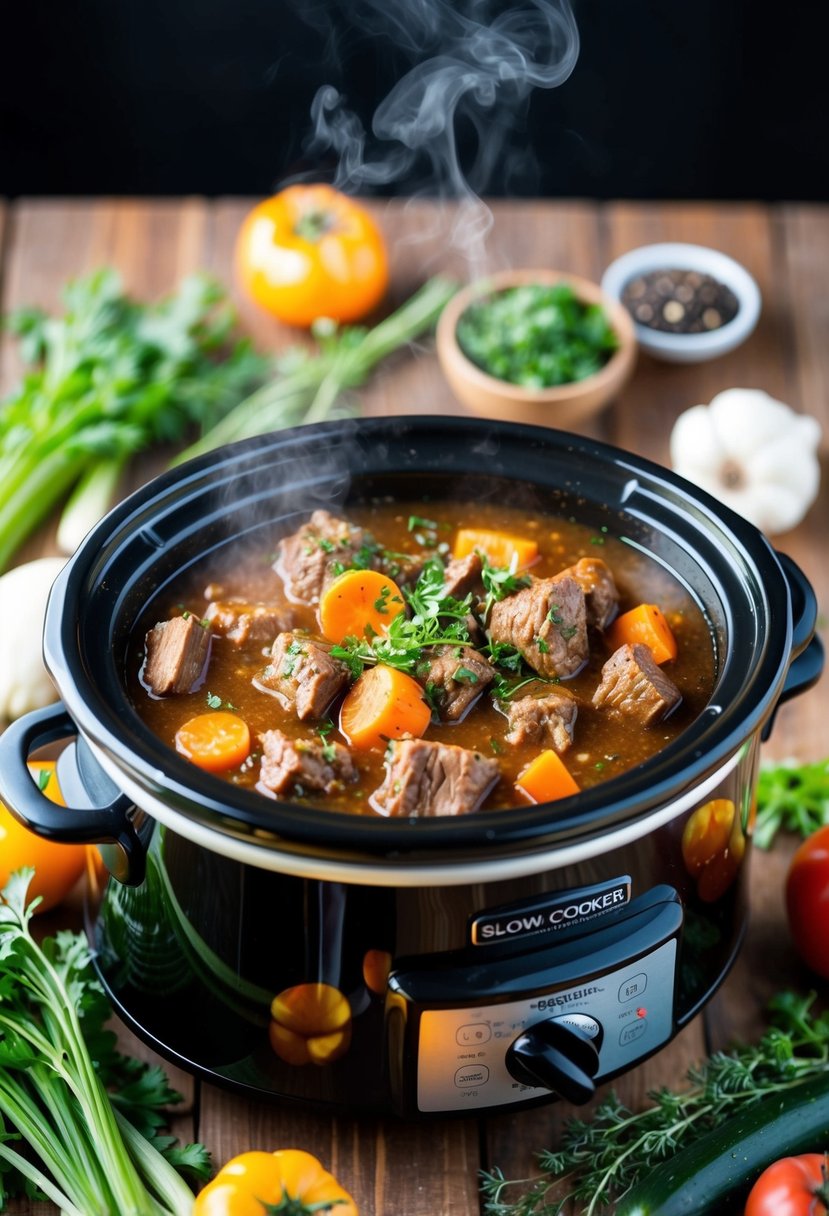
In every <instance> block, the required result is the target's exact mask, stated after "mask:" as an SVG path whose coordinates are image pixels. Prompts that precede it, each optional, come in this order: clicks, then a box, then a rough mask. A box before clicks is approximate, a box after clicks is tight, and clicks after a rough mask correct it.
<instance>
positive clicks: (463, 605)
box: [331, 560, 472, 678]
mask: <svg viewBox="0 0 829 1216" xmlns="http://www.w3.org/2000/svg"><path fill="white" fill-rule="evenodd" d="M443 580H444V570H443V564H442V563H441V562H440V561H437V560H432V561H428V562H427V563H426V565H425V566H424V567H423V570H422V571H421V573H420V576H419V578H418V580H417V582H416V583H415V585H414V587H413V588H412V589H411V590H404V592H403V594H404V596H405V598H406V601H407V603H408V605H409V608H410V609H411V616H410V617H407V616H406V614H405V613H404V612H399V613H398V614H397V616H395V617H394V618H393V619H392V620H391V621H390V622H389V625H388V629H387V630H386V632H385V633H384V634H383V635H382V636H380V635H377V634H373V635H372V636H371V638H370V639H365V640H359V639H357V638H354V637H348V638H345V639H344V640H343V642H342V645H340V646H334V647H332V649H331V654H332V655H333V657H334V658H337V659H341V660H342V661H343V662H344V663H347V664H348V667H349V670H350V671H351V673H352V675H354V677H355V678H356V677H357V676H358V675H360V673H361V672H362V670H363V667H364V666H365V665H366V664H371V663H385V664H387V665H388V666H389V667H397V668H399V669H400V670H401V671H409V672H411V671H415V670H416V668H417V665H418V663H419V662H420V661H421V660H422V658H423V651H424V649H426V647H429V646H442V645H447V644H459V643H460V644H463V643H468V642H469V640H470V638H469V629H468V627H467V617H468V616H469V614H470V612H471V611H472V596H471V595H468V596H467V597H466V598H465V599H463V600H458V599H455V598H454V597H453V596H450V595H445V594H444V591H443Z"/></svg>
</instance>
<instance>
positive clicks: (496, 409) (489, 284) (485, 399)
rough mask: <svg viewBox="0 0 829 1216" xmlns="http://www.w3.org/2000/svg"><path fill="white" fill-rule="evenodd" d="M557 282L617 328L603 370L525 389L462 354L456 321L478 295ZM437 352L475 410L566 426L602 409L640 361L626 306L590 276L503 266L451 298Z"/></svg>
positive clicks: (460, 396)
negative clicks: (614, 345) (615, 346)
mask: <svg viewBox="0 0 829 1216" xmlns="http://www.w3.org/2000/svg"><path fill="white" fill-rule="evenodd" d="M556 283H566V284H568V286H570V287H572V289H573V291H574V292H575V294H576V295H577V296H578V298H579V299H580V300H582V301H584V302H585V303H588V304H601V306H602V308H603V309H604V311H605V313H606V315H607V318H608V320H609V321H610V324H611V325H612V326H613V329H614V330H615V331H616V335H617V337H618V339H619V346H618V349H617V350H616V351H614V353H613V355H611V357H610V359H609V360H608V362H607V363H606V364H605V366H604V367H603V368H602V369H601V370H600V371H598V372H595V373H594V374H593V375H592V376H587V377H586V378H585V379H584V380H575V381H573V382H572V383H571V384H560V385H556V387H555V388H524V387H522V386H521V385H518V384H510V383H509V381H507V380H499V379H498V378H497V377H495V376H490V375H488V373H487V372H485V371H482V370H481V368H479V367H478V366H477V365H476V364H474V363H473V362H472V361H471V360H470V359H468V358H467V356H466V355H465V354H464V353H463V351H462V350H461V348H460V346H459V345H458V339H457V332H456V329H457V324H458V320H459V318H460V316H461V314H462V313H463V312H465V311H466V309H467V308H468V307H469V305H470V304H472V303H473V302H474V301H475V300H477V299H478V298H479V297H480V296H482V295H489V294H495V293H496V292H498V291H503V290H504V289H505V288H508V287H519V286H524V285H526V284H542V285H544V286H546V285H548V284H556ZM437 353H438V359H439V360H440V365H441V367H442V369H443V374H444V375H445V376H446V379H447V380H448V382H449V386H450V388H451V389H452V392H453V393H454V394H455V396H456V397H457V398H458V400H459V401H462V402H463V404H464V405H465V406H467V407H468V408H469V409H470V410H471V411H472V413H474V414H480V415H483V416H484V417H486V418H503V419H506V420H507V421H510V422H528V423H532V424H534V425H535V426H553V427H558V428H560V429H562V430H566V429H568V428H569V427H572V426H574V425H575V424H576V423H578V422H581V421H583V420H584V419H585V418H589V417H590V416H591V415H593V414H596V413H598V412H599V410H601V409H602V407H603V406H605V405H606V404H607V403H608V401H610V400H611V399H612V398H613V397H615V396H616V394H617V393H618V392H619V391H620V389H621V388H622V386H623V385H624V384H625V383H626V382H627V381H628V379H629V378H630V375H631V373H632V371H633V367H634V364H635V362H636V336H635V333H634V328H633V322H632V320H631V318H630V314H629V313H628V312H627V309H625V308H624V307H623V306H622V305H621V304H620V303H619V302H618V301H617V300H614V299H612V298H611V297H610V296H607V295H605V294H604V293H603V292H602V289H601V288H600V287H599V286H598V284H596V283H591V282H590V280H589V279H582V278H579V277H578V276H577V275H572V274H563V273H561V272H559V271H556V270H505V271H502V272H501V273H500V274H494V275H491V276H490V277H489V278H487V279H481V280H479V281H477V282H475V283H471V284H470V285H469V286H468V287H465V288H463V289H462V290H461V291H459V292H458V294H457V295H456V296H454V297H453V298H452V299H451V300H450V301H449V303H448V304H447V306H446V308H444V310H443V313H442V314H441V317H440V320H439V321H438V327H437Z"/></svg>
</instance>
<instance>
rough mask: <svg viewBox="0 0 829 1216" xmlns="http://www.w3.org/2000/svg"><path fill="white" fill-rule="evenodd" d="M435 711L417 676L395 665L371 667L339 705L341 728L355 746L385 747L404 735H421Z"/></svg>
mask: <svg viewBox="0 0 829 1216" xmlns="http://www.w3.org/2000/svg"><path fill="white" fill-rule="evenodd" d="M431 716H432V711H431V710H430V708H429V706H428V705H427V704H426V702H425V701H424V699H423V689H422V688H421V687H420V685H419V684H418V682H417V680H413V679H412V677H411V676H407V675H406V673H405V672H404V671H398V670H397V668H396V667H386V666H385V664H383V663H380V664H378V666H377V667H369V668H368V670H367V671H364V672H363V674H362V675H361V676H360V677H359V679H357V680H356V681H355V682H354V684H353V685H352V686H351V689H350V690H349V692H348V694H347V696H346V698H345V700H344V701H343V703H342V708H341V709H340V730H341V731H342V733H343V734H344V735H345V737H346V739H347V740H348V742H349V743H350V744H351V746H352V747H356V748H358V749H359V750H361V751H363V750H365V749H367V748H370V747H385V745H386V744H387V743H388V741H389V739H399V738H400V736H401V735H414V736H415V737H416V738H418V737H419V736H420V735H422V734H423V732H424V731H425V730H426V727H427V726H428V725H429V721H430V719H431Z"/></svg>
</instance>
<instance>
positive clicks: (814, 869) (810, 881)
mask: <svg viewBox="0 0 829 1216" xmlns="http://www.w3.org/2000/svg"><path fill="white" fill-rule="evenodd" d="M786 911H787V913H788V917H789V930H790V932H791V935H792V941H793V942H794V945H795V948H796V950H797V952H798V954H799V955H800V957H801V958H802V959H803V961H804V963H806V965H807V966H808V967H811V969H812V971H815V972H817V974H818V975H822V976H823V978H824V979H829V826H827V827H823V828H818V830H817V831H816V832H813V833H812V835H811V836H809V837H807V839H806V840H804V841H803V843H802V844H801V846H800V847H799V849H798V850H797V852H796V853H795V855H794V857H793V858H792V862H791V865H790V867H789V874H788V877H787V879H786Z"/></svg>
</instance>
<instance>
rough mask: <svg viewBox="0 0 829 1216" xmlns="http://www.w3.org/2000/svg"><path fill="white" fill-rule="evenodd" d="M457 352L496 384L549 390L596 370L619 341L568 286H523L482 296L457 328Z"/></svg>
mask: <svg viewBox="0 0 829 1216" xmlns="http://www.w3.org/2000/svg"><path fill="white" fill-rule="evenodd" d="M456 333H457V339H458V344H459V345H460V348H461V350H462V351H463V352H464V354H465V355H466V356H467V358H468V359H471V360H472V362H473V363H475V364H476V365H477V366H478V367H480V368H481V369H482V370H483V371H485V372H487V373H488V374H489V375H490V376H496V377H497V378H498V379H499V380H508V381H509V382H510V384H520V385H523V386H524V387H525V388H536V389H537V388H553V387H555V386H557V385H559V384H571V383H572V382H573V381H574V380H584V379H586V377H587V376H592V375H594V374H595V373H596V372H598V371H601V369H602V368H603V367H604V366H605V364H606V363H607V361H608V360H609V359H610V357H611V355H612V354H613V352H614V351H615V350H617V349H618V346H619V339H618V337H617V336H616V331H615V330H614V328H613V326H612V325H611V324H610V321H609V320H608V317H607V314H606V313H605V311H604V309H603V308H602V306H601V305H600V304H594V303H589V302H587V301H585V300H581V299H579V297H578V296H577V295H576V293H575V292H574V291H573V288H572V287H571V286H570V285H569V284H568V283H553V284H543V283H527V284H525V285H523V286H519V287H508V288H505V289H504V290H502V291H497V292H493V293H492V294H490V295H486V296H483V297H482V298H481V299H479V300H477V301H476V302H475V303H473V304H470V306H469V307H468V308H467V309H466V310H465V312H463V313H462V314H461V316H460V318H459V320H458V324H457V329H456Z"/></svg>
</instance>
